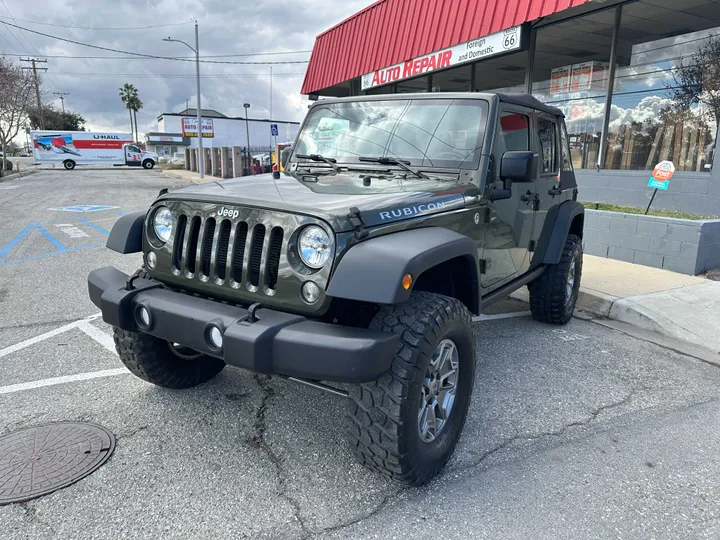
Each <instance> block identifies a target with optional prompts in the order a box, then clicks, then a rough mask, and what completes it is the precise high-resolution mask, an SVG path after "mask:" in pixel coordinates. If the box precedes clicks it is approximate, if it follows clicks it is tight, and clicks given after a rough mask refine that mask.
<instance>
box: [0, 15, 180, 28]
mask: <svg viewBox="0 0 720 540" xmlns="http://www.w3.org/2000/svg"><path fill="white" fill-rule="evenodd" d="M3 18H4V17H0V19H3ZM16 21H21V22H26V23H32V24H40V25H43V26H55V27H57V28H72V29H74V30H149V29H151V28H162V27H166V26H184V25H186V24H192V21H187V22H184V23H167V24H153V25H150V26H111V27H107V28H102V27H99V26H69V25H65V24H53V23H46V22H40V21H31V20H29V19H15V18H13V22H16Z"/></svg>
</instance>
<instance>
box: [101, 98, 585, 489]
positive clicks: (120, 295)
mask: <svg viewBox="0 0 720 540" xmlns="http://www.w3.org/2000/svg"><path fill="white" fill-rule="evenodd" d="M283 162H284V164H285V171H284V172H283V173H277V172H276V173H273V174H272V175H271V174H267V175H263V176H256V177H246V178H236V179H233V180H227V181H223V182H213V183H208V184H204V185H201V186H191V187H187V188H183V189H179V190H177V191H172V192H168V191H167V190H163V191H161V192H160V195H159V196H158V198H157V200H156V201H155V202H154V203H153V205H152V206H151V208H150V209H149V211H147V212H141V213H138V214H134V215H127V216H124V217H122V218H121V219H120V220H118V222H117V223H116V224H115V226H114V227H113V229H112V232H111V234H110V237H109V239H108V242H107V246H108V247H109V248H110V249H112V250H114V251H117V252H120V253H136V252H142V253H143V257H144V265H143V266H144V267H143V269H142V270H140V271H138V272H137V273H136V274H134V275H132V276H128V275H126V274H124V273H122V272H120V271H119V270H117V269H115V268H112V267H106V268H101V269H98V270H95V271H93V272H92V273H91V274H90V276H89V278H88V285H89V292H90V297H91V299H92V301H93V302H94V303H95V305H97V306H98V307H99V308H100V309H101V310H102V315H103V319H104V320H105V322H107V323H109V324H110V325H112V326H113V327H114V338H115V344H116V346H117V351H118V354H119V355H120V359H121V360H122V361H123V363H124V364H125V365H126V366H127V367H128V369H129V370H130V371H132V372H133V373H134V374H135V375H137V376H138V377H140V378H142V379H144V380H146V381H148V382H151V383H153V384H157V385H159V386H163V387H166V388H189V387H191V386H195V385H197V384H201V383H203V382H205V381H207V380H209V379H211V378H212V377H213V376H215V375H217V374H218V373H219V372H220V371H221V370H222V369H223V368H224V367H225V366H226V365H230V366H234V367H241V368H245V369H249V370H251V371H254V372H258V373H264V374H276V375H278V376H283V377H287V378H290V379H293V380H295V381H298V382H302V383H305V384H309V385H311V386H315V387H318V388H321V389H324V390H328V391H331V392H334V393H337V394H341V395H343V396H347V398H348V400H347V401H348V424H349V431H348V438H349V441H350V446H351V448H352V451H353V453H354V454H355V456H356V457H357V458H358V459H359V460H360V462H361V463H363V464H365V465H367V466H368V467H371V468H372V469H375V470H376V471H379V472H381V473H383V474H385V475H387V476H389V477H390V478H392V479H394V480H396V481H399V482H403V483H406V484H411V485H421V484H423V483H425V482H427V481H429V480H430V479H431V478H433V477H434V476H435V475H437V474H438V473H439V472H440V471H441V470H442V468H443V466H444V465H445V464H446V463H447V461H448V459H449V458H450V456H451V455H452V453H453V450H454V449H455V446H456V444H457V441H458V438H459V437H460V433H461V431H462V429H463V424H464V422H465V418H466V416H467V412H468V406H469V404H470V397H471V394H472V390H473V378H474V374H475V361H476V360H475V343H476V337H475V335H474V333H473V325H472V316H473V314H480V313H481V312H482V310H483V308H484V307H485V306H487V305H488V304H490V303H492V302H494V301H496V300H498V299H501V298H503V297H505V296H507V295H508V294H510V293H511V292H512V291H514V290H516V289H518V288H520V287H522V286H524V285H527V286H528V289H529V292H530V309H531V311H532V315H533V317H534V318H535V319H536V320H538V321H542V322H546V323H551V324H564V323H566V322H567V321H568V320H569V319H570V317H571V316H572V313H573V309H574V307H575V302H576V300H577V295H578V289H579V287H580V275H581V270H582V246H581V239H582V233H583V219H584V213H583V207H582V206H581V205H580V204H579V203H577V202H576V198H577V189H576V187H577V186H576V183H575V175H574V173H573V170H572V165H571V161H570V153H569V146H568V137H567V134H566V129H565V124H564V121H563V115H562V113H561V112H560V111H559V110H558V109H556V108H554V107H549V106H547V105H545V104H543V103H541V102H540V101H538V100H536V99H535V98H533V97H530V96H527V95H522V94H515V95H510V94H481V93H478V94H474V93H473V94H467V93H457V94H443V93H434V94H412V95H378V96H366V97H352V98H343V99H332V100H321V101H318V102H316V103H314V104H313V106H312V107H311V108H310V110H309V112H308V115H307V117H306V119H305V121H304V123H303V126H302V128H301V130H300V134H299V135H298V138H297V140H296V142H295V144H294V146H293V149H292V150H291V151H290V152H288V153H286V155H284V156H283ZM321 381H323V382H321ZM333 382H334V383H346V384H347V385H344V386H342V387H337V386H333V385H331V384H328V383H333Z"/></svg>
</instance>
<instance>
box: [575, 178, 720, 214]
mask: <svg viewBox="0 0 720 540" xmlns="http://www.w3.org/2000/svg"><path fill="white" fill-rule="evenodd" d="M575 177H576V178H577V183H578V198H579V200H581V201H583V202H590V203H610V204H619V205H622V206H633V207H635V208H646V207H647V205H648V202H649V201H650V197H651V195H652V193H653V190H652V189H650V188H648V187H647V183H648V179H649V178H650V171H610V170H602V171H594V170H592V169H577V170H576V171H575ZM652 207H653V208H657V209H659V210H671V211H674V212H685V213H687V214H698V215H701V216H708V217H710V218H715V217H720V167H717V170H713V171H712V172H685V171H680V172H676V173H675V175H674V176H673V177H672V180H670V187H669V188H668V190H667V191H658V194H657V196H656V197H655V200H654V201H653V205H652Z"/></svg>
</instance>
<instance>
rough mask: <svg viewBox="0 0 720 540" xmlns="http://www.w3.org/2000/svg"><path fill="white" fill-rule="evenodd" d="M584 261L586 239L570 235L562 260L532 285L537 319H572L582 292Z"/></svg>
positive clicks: (532, 308) (532, 306)
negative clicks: (583, 242)
mask: <svg viewBox="0 0 720 540" xmlns="http://www.w3.org/2000/svg"><path fill="white" fill-rule="evenodd" d="M582 262H583V252H582V241H581V240H580V237H579V236H577V235H575V234H570V235H568V237H567V240H565V247H564V248H563V252H562V256H561V257H560V262H559V263H557V264H551V265H548V267H547V268H546V269H545V271H544V272H543V273H542V274H541V275H540V277H538V278H536V279H535V280H533V281H531V282H530V284H528V290H529V291H530V311H531V312H532V316H533V319H535V320H536V321H540V322H546V323H550V324H565V323H567V322H568V321H569V320H570V318H571V317H572V314H573V311H574V310H575V304H576V303H577V298H578V294H579V292H580V279H581V278H582Z"/></svg>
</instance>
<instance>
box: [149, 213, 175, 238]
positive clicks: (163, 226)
mask: <svg viewBox="0 0 720 540" xmlns="http://www.w3.org/2000/svg"><path fill="white" fill-rule="evenodd" d="M153 229H154V230H155V235H156V236H157V237H158V239H159V240H161V241H163V242H167V241H168V240H170V235H171V234H172V229H173V218H172V213H170V210H168V209H167V208H166V207H164V206H163V207H161V208H160V209H158V210H157V211H156V212H155V216H154V217H153Z"/></svg>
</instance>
